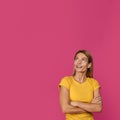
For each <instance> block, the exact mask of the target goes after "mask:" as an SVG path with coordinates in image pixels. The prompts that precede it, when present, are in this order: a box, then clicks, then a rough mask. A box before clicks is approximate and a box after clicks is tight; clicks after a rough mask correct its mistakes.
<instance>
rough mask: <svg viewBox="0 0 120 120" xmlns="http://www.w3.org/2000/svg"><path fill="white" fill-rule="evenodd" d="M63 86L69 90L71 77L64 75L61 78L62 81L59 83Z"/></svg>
mask: <svg viewBox="0 0 120 120" xmlns="http://www.w3.org/2000/svg"><path fill="white" fill-rule="evenodd" d="M61 86H64V87H65V88H67V89H68V90H69V89H70V83H69V79H68V78H67V77H64V78H62V79H61V81H60V83H59V87H61Z"/></svg>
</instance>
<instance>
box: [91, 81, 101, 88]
mask: <svg viewBox="0 0 120 120" xmlns="http://www.w3.org/2000/svg"><path fill="white" fill-rule="evenodd" d="M93 88H94V90H96V89H98V88H100V84H99V82H98V81H97V80H95V79H94V82H93Z"/></svg>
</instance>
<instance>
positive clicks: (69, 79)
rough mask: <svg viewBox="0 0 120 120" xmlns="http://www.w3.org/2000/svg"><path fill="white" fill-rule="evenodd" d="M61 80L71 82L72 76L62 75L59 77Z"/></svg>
mask: <svg viewBox="0 0 120 120" xmlns="http://www.w3.org/2000/svg"><path fill="white" fill-rule="evenodd" d="M61 81H67V82H71V81H72V76H64V77H62V78H61Z"/></svg>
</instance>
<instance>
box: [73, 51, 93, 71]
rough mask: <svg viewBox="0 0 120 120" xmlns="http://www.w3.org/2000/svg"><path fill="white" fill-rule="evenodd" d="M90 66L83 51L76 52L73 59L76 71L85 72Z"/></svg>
mask: <svg viewBox="0 0 120 120" xmlns="http://www.w3.org/2000/svg"><path fill="white" fill-rule="evenodd" d="M89 67H91V64H90V63H88V58H87V56H86V55H84V54H83V53H78V54H77V55H76V58H75V60H74V69H75V71H76V72H81V73H83V72H85V71H87V69H88V68H89Z"/></svg>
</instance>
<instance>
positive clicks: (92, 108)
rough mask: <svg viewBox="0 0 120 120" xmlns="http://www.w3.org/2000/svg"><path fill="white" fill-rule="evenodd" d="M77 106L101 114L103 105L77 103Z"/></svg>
mask: <svg viewBox="0 0 120 120" xmlns="http://www.w3.org/2000/svg"><path fill="white" fill-rule="evenodd" d="M76 106H77V107H80V108H82V109H84V110H86V111H88V112H101V110H102V103H84V102H77V105H76Z"/></svg>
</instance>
